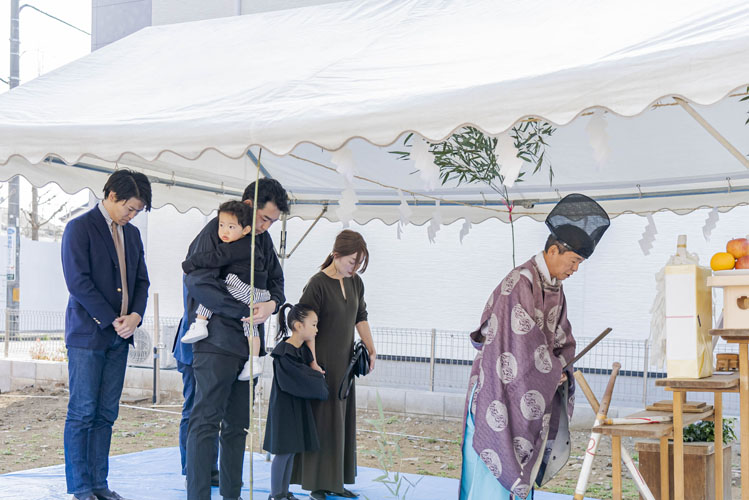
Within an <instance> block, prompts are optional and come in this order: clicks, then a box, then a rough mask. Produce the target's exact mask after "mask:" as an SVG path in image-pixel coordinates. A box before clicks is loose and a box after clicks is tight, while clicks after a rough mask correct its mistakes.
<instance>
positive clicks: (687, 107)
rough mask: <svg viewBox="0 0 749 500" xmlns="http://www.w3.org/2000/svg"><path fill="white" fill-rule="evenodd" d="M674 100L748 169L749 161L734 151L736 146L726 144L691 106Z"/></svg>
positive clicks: (724, 139) (683, 101)
mask: <svg viewBox="0 0 749 500" xmlns="http://www.w3.org/2000/svg"><path fill="white" fill-rule="evenodd" d="M674 100H675V101H676V102H677V103H678V104H679V105H680V106H681V107H682V108H684V111H686V112H687V113H689V115H690V116H691V117H692V118H694V119H695V120H697V123H699V124H700V125H702V127H703V128H704V129H705V130H707V131H708V132H709V133H710V135H712V136H713V137H714V138H715V140H717V141H718V142H719V143H721V145H722V146H723V147H724V148H726V149H727V150H728V152H729V153H731V154H732V155H733V156H735V157H736V159H737V160H739V161H740V162H741V164H742V165H744V167H746V168H749V159H747V157H746V156H744V155H743V154H741V151H739V150H738V149H736V146H734V145H733V144H731V143H730V142H728V139H726V138H725V137H723V135H721V133H720V132H718V131H717V130H715V127H713V126H712V125H710V124H709V123H708V122H707V120H705V119H704V118H703V117H702V115H700V114H699V113H698V112H697V110H696V109H694V108H693V107H692V105H691V104H689V103H688V102H687V101H685V100H684V99H681V98H680V97H674Z"/></svg>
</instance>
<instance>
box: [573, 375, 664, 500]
mask: <svg viewBox="0 0 749 500" xmlns="http://www.w3.org/2000/svg"><path fill="white" fill-rule="evenodd" d="M574 375H575V380H576V381H577V385H578V387H580V389H581V390H582V391H583V394H585V397H586V398H587V399H588V403H590V407H591V408H593V411H594V412H596V413H598V410H599V404H598V398H596V395H595V394H593V391H592V390H591V388H590V386H589V385H588V381H587V380H585V377H583V374H582V373H581V372H579V371H576V372H575V373H574ZM612 445H613V441H612ZM619 449H620V453H621V458H622V461H623V462H624V465H626V466H627V470H628V471H629V473H630V475H631V476H632V479H633V480H634V482H635V486H637V489H638V490H639V492H640V495H642V498H644V499H645V500H655V496H653V493H652V492H651V491H650V488H648V485H647V483H646V482H645V479H644V478H643V477H642V475H641V474H640V471H639V469H637V466H636V465H635V462H634V460H632V457H631V456H630V454H629V452H628V451H627V449H626V448H625V447H624V445H622V444H621V442H620V443H619ZM666 451H667V453H666V472H668V440H666ZM613 463H614V462H613V460H612V464H613ZM619 474H620V475H621V469H620V471H619ZM612 475H613V474H612ZM666 477H667V478H668V474H666ZM666 481H668V479H666ZM667 484H668V483H667ZM667 491H668V488H667Z"/></svg>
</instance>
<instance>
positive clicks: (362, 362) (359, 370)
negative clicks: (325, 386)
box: [338, 340, 369, 399]
mask: <svg viewBox="0 0 749 500" xmlns="http://www.w3.org/2000/svg"><path fill="white" fill-rule="evenodd" d="M368 373H369V351H368V350H367V346H365V345H364V342H362V341H361V340H357V341H356V343H355V344H354V354H353V356H352V357H351V362H350V363H349V364H348V366H347V367H346V373H344V375H343V380H341V386H340V387H339V388H338V399H346V398H347V397H348V394H349V391H350V390H351V386H352V385H353V383H354V376H357V377H363V376H365V375H367V374H368Z"/></svg>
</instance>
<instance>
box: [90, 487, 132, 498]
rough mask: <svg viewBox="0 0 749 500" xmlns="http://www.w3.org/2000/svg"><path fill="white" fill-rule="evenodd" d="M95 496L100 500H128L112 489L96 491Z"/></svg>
mask: <svg viewBox="0 0 749 500" xmlns="http://www.w3.org/2000/svg"><path fill="white" fill-rule="evenodd" d="M94 496H95V497H96V498H97V499H98V500H127V499H126V498H125V497H123V496H121V495H120V494H119V493H117V492H116V491H112V490H110V489H106V490H94Z"/></svg>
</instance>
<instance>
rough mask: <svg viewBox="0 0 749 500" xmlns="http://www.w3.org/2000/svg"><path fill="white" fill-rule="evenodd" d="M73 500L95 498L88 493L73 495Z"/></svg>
mask: <svg viewBox="0 0 749 500" xmlns="http://www.w3.org/2000/svg"><path fill="white" fill-rule="evenodd" d="M73 500H96V497H95V496H94V494H93V493H89V494H88V495H73Z"/></svg>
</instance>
